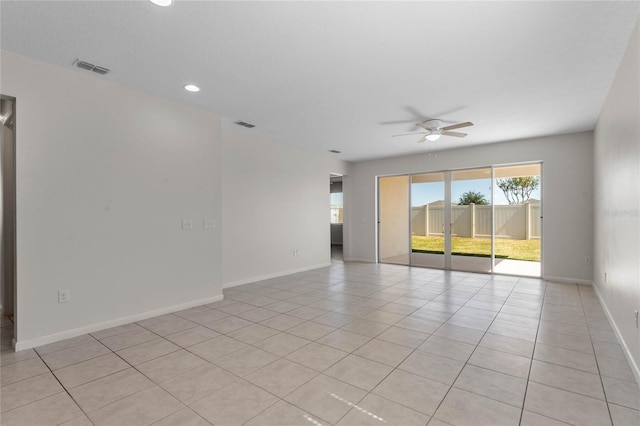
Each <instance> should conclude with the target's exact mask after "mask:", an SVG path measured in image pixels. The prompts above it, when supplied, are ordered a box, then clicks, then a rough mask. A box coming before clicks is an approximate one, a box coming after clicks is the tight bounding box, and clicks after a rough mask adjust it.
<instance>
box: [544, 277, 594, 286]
mask: <svg viewBox="0 0 640 426" xmlns="http://www.w3.org/2000/svg"><path fill="white" fill-rule="evenodd" d="M542 279H543V280H545V281H553V282H556V283H568V284H581V285H593V282H592V281H590V280H579V279H576V278H565V277H550V276H548V275H545V276H543V277H542Z"/></svg>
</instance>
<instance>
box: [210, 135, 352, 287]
mask: <svg viewBox="0 0 640 426" xmlns="http://www.w3.org/2000/svg"><path fill="white" fill-rule="evenodd" d="M222 140H223V144H222V159H223V160H222V200H223V204H222V224H221V225H222V244H223V247H224V251H223V256H222V261H223V282H224V286H225V287H229V286H233V285H238V284H242V283H246V282H251V281H256V280H258V279H260V278H267V277H272V276H279V275H284V274H287V273H291V272H295V271H300V270H306V269H312V268H316V267H320V266H326V265H329V264H330V262H331V251H330V244H331V241H330V225H329V206H330V203H329V186H330V185H329V174H330V173H332V172H333V173H341V174H348V170H347V166H348V164H347V163H345V162H343V161H340V160H336V159H334V158H331V157H329V156H321V155H316V154H312V153H308V152H305V151H301V150H297V149H294V148H291V147H287V146H284V145H280V144H276V143H271V142H267V141H264V140H261V139H258V138H256V137H254V136H252V135H250V134H248V133H247V132H244V131H236V130H234V129H231V128H229V129H226V128H225V129H223V132H222ZM344 179H345V180H348V179H349V177H348V176H345V178H344ZM347 196H348V194H345V197H347ZM347 208H348V207H346V206H345V210H346V209H347ZM347 226H348V224H345V227H347ZM293 250H299V251H300V254H299V255H298V256H294V255H293Z"/></svg>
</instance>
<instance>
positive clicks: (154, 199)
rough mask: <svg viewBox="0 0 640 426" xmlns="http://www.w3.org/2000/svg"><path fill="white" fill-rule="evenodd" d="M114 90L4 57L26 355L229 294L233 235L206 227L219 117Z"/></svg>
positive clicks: (214, 193) (95, 80) (216, 211)
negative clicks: (225, 256)
mask: <svg viewBox="0 0 640 426" xmlns="http://www.w3.org/2000/svg"><path fill="white" fill-rule="evenodd" d="M107 80H108V77H107V78H106V79H105V78H99V77H93V76H91V75H90V74H89V73H86V74H85V73H83V72H82V71H72V70H66V69H62V68H58V67H54V66H51V65H47V64H44V63H41V62H37V61H33V60H31V59H27V58H23V57H20V56H17V55H14V54H11V53H6V52H3V53H2V81H1V84H2V93H3V94H6V95H9V96H15V97H16V98H17V102H16V105H17V126H18V127H17V129H16V130H17V133H16V135H17V163H16V164H17V217H18V223H17V246H18V252H17V256H18V284H17V340H18V345H17V347H18V348H25V347H29V346H34V345H37V344H42V343H46V342H48V341H52V340H56V339H60V338H63V337H68V336H70V335H73V334H79V333H80V332H82V331H90V330H92V329H95V328H101V327H104V326H106V325H113V324H115V323H117V322H118V321H122V320H126V319H129V320H130V319H132V318H134V317H135V318H139V317H141V316H145V315H146V314H149V313H153V312H155V313H158V312H161V311H163V310H171V309H175V307H176V306H177V305H181V304H182V305H189V304H194V303H203V300H207V299H208V300H212V299H217V298H220V297H221V247H220V245H221V237H220V231H219V229H215V230H204V229H203V228H202V220H203V219H205V218H213V219H219V218H220V215H221V206H220V198H221V196H220V182H221V176H220V145H221V143H220V121H219V118H218V116H216V115H215V114H213V113H210V112H206V111H203V110H199V109H196V108H193V107H189V106H186V105H182V104H178V103H175V102H171V101H167V100H164V99H162V98H158V97H154V96H150V95H147V94H144V93H142V92H138V91H134V90H131V89H128V88H125V87H123V86H119V85H116V84H112V83H110V82H108V81H107ZM182 219H191V220H193V224H194V228H193V230H190V231H184V230H182V229H181V221H182ZM58 289H70V290H71V302H70V303H66V304H58V302H57V291H58Z"/></svg>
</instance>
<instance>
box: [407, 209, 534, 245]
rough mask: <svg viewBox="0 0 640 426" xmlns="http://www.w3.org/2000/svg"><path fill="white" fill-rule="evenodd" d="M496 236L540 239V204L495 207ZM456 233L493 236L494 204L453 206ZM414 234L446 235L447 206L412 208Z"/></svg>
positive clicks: (453, 232)
mask: <svg viewBox="0 0 640 426" xmlns="http://www.w3.org/2000/svg"><path fill="white" fill-rule="evenodd" d="M493 208H494V211H495V227H496V228H495V229H496V231H495V235H496V238H511V239H518V240H530V239H537V238H540V231H541V230H540V213H541V212H540V204H539V203H524V204H510V205H504V206H503V205H499V206H494V207H493ZM451 223H452V230H451V231H452V232H451V234H452V235H455V236H459V237H471V238H475V237H490V236H491V206H481V205H475V204H470V205H468V206H458V205H454V206H452V207H451ZM411 227H412V228H411V232H412V234H413V235H443V228H444V206H443V205H442V204H439V205H429V204H427V205H424V206H418V207H412V208H411Z"/></svg>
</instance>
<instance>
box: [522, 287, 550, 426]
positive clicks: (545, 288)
mask: <svg viewBox="0 0 640 426" xmlns="http://www.w3.org/2000/svg"><path fill="white" fill-rule="evenodd" d="M544 283H545V285H544V293H543V294H542V304H541V305H540V315H539V316H538V327H536V337H535V339H534V341H533V350H532V352H531V362H530V363H529V371H528V373H527V384H526V386H525V388H524V396H523V398H522V410H521V411H520V420H519V421H518V424H519V425H521V424H522V417H523V416H524V407H525V402H526V401H527V392H528V391H529V383H531V380H530V379H531V370H532V369H533V357H534V356H535V354H536V345H537V344H538V333H539V332H540V323H541V322H542V313H543V311H544V304H545V299H546V297H547V289H548V288H549V282H548V281H544ZM536 414H537V413H536ZM545 417H546V416H545ZM549 418H551V417H549ZM555 420H557V419H555Z"/></svg>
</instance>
